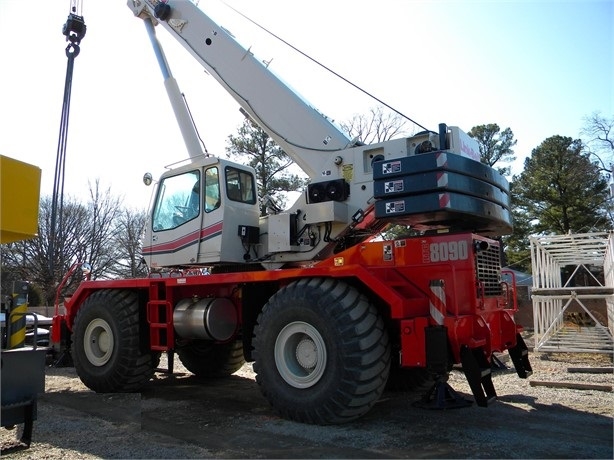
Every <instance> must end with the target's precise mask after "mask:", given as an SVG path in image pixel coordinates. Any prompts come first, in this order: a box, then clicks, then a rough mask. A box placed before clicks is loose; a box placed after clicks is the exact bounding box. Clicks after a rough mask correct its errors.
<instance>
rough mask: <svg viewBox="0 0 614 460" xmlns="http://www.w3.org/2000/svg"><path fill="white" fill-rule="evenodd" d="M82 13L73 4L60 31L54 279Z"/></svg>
mask: <svg viewBox="0 0 614 460" xmlns="http://www.w3.org/2000/svg"><path fill="white" fill-rule="evenodd" d="M80 12H81V2H77V0H72V2H71V8H70V13H69V15H68V19H67V20H66V23H65V24H64V27H63V28H62V34H63V35H64V36H65V37H66V41H67V42H68V45H67V46H66V57H67V58H68V63H67V66H66V79H65V81H64V98H63V101H62V115H61V118H60V133H59V136H58V148H57V153H56V159H55V176H54V179H53V196H52V200H51V228H50V235H49V274H50V276H51V277H52V278H54V271H55V260H56V257H55V251H56V247H55V243H56V241H62V214H63V207H64V172H65V168H66V145H67V140H68V118H69V114H70V96H71V91H72V76H73V69H74V65H75V58H76V57H77V56H78V55H79V52H80V51H81V49H80V47H79V45H80V44H81V40H82V39H83V37H84V36H85V32H86V30H87V28H86V26H85V22H84V20H83V16H80V15H78V14H77V13H80Z"/></svg>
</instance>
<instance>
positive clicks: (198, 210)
mask: <svg viewBox="0 0 614 460" xmlns="http://www.w3.org/2000/svg"><path fill="white" fill-rule="evenodd" d="M201 197H202V180H201V172H200V170H199V169H192V170H188V171H185V172H181V173H177V174H174V175H167V176H165V177H163V178H162V179H161V180H160V183H159V185H158V190H157V194H156V200H155V202H154V206H153V208H152V215H151V219H150V221H149V222H150V226H151V227H150V228H148V229H147V233H148V234H149V238H146V239H145V241H144V244H143V256H144V257H145V259H146V261H147V262H148V265H149V267H150V268H151V269H154V270H155V269H156V268H161V267H169V266H181V265H184V266H185V265H191V264H195V263H196V262H197V257H198V248H199V244H200V233H201V232H200V230H201V224H202V215H203V210H202V204H201V203H202V199H201Z"/></svg>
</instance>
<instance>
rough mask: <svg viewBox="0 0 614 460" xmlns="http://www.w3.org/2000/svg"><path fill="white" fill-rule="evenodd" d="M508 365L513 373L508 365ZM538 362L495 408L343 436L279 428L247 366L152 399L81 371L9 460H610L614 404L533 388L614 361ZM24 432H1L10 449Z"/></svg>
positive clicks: (64, 378)
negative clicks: (105, 390)
mask: <svg viewBox="0 0 614 460" xmlns="http://www.w3.org/2000/svg"><path fill="white" fill-rule="evenodd" d="M529 346H531V345H529ZM501 359H502V361H504V362H506V363H509V360H508V359H507V355H503V356H502V357H501ZM530 359H531V364H532V366H533V370H534V373H533V376H532V377H531V378H530V379H529V381H527V380H522V379H519V378H518V377H517V375H516V373H515V372H514V371H513V370H504V371H498V372H496V373H495V374H494V377H493V380H494V383H495V387H496V388H497V394H498V399H499V401H498V402H496V403H494V404H493V405H492V406H490V407H489V408H487V409H484V408H478V407H476V406H475V405H473V406H472V407H470V408H467V409H458V410H453V411H452V410H449V411H428V410H424V409H416V408H414V407H412V404H411V403H412V398H413V400H414V401H415V400H416V398H419V394H413V393H410V394H409V395H408V393H402V394H399V393H385V394H384V395H383V397H382V400H381V401H380V402H378V404H377V405H376V406H375V407H374V408H373V409H372V411H371V412H369V413H368V414H367V415H366V416H364V417H363V418H361V419H359V420H358V421H356V422H354V423H351V424H348V425H342V426H333V427H320V426H312V425H302V424H298V423H294V422H289V421H286V420H282V419H280V418H279V417H277V416H276V415H275V414H274V412H273V411H272V410H271V409H270V408H269V406H268V404H267V403H266V401H264V399H263V398H261V397H259V390H258V389H257V385H256V384H255V383H254V382H253V378H254V374H253V372H252V367H251V365H249V364H247V365H245V366H244V367H243V368H242V369H241V370H240V371H239V372H238V373H237V374H236V377H235V376H233V377H231V378H230V380H228V381H227V383H220V384H217V385H216V386H207V387H206V388H204V389H202V390H201V389H200V388H201V387H202V385H201V387H193V386H189V385H188V382H191V380H190V377H189V375H188V374H187V373H186V371H185V369H183V368H182V366H181V365H180V364H179V363H178V362H177V363H175V371H176V372H177V373H178V376H179V377H178V378H177V379H175V378H170V377H168V376H164V375H162V376H158V377H157V378H156V381H155V382H154V383H153V384H152V387H153V388H154V390H152V392H144V393H142V394H110V395H109V394H106V395H99V394H95V393H93V392H91V391H90V390H88V389H87V388H86V387H85V386H83V384H82V383H81V382H80V380H79V379H78V378H77V377H76V373H75V371H74V369H72V368H47V370H46V392H45V394H44V395H41V396H40V397H39V402H38V418H37V421H36V422H35V423H34V435H33V443H32V445H31V446H30V448H29V449H27V450H22V451H19V452H14V453H11V454H7V455H3V457H5V458H7V459H53V460H55V459H58V460H59V459H92V458H131V459H133V458H384V457H387V458H563V457H564V458H612V420H613V416H614V393H612V392H607V391H595V390H577V389H567V388H552V387H549V386H532V385H530V381H535V380H539V381H553V382H576V383H582V382H584V383H591V384H603V385H610V386H611V385H614V374H612V373H569V372H568V368H570V367H611V366H612V358H611V357H610V356H604V355H589V354H562V353H549V354H540V353H533V352H531V353H530ZM450 383H451V385H452V387H453V388H454V389H455V390H456V391H457V392H459V393H461V394H462V395H464V396H467V397H469V396H470V395H471V392H470V390H469V387H468V385H467V383H466V380H465V378H464V375H463V374H462V373H461V372H460V371H458V370H454V371H453V372H452V374H451V377H450ZM195 388H196V389H195ZM184 390H185V391H184ZM201 391H202V392H203V393H200V392H201ZM197 392H199V393H198V394H196V393H197ZM207 398H209V400H207ZM216 401H217V405H216ZM94 407H95V408H96V409H93V408H94ZM131 408H132V409H135V410H131ZM135 413H138V414H137V415H136V416H135V415H134V414H135ZM543 417H546V418H543ZM171 420H173V423H170V421H171ZM15 433H16V432H15V430H13V431H8V430H5V429H2V430H0V435H1V436H0V442H3V443H4V442H6V441H8V440H12V439H14V437H15ZM506 445H507V447H505V446H506Z"/></svg>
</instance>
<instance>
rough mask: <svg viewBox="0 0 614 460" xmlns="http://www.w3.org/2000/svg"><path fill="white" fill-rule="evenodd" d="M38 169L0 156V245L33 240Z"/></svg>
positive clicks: (37, 197) (35, 227)
mask: <svg viewBox="0 0 614 460" xmlns="http://www.w3.org/2000/svg"><path fill="white" fill-rule="evenodd" d="M40 182H41V170H40V168H38V167H36V166H33V165H31V164H28V163H24V162H23V161H19V160H15V159H14V158H9V157H5V156H2V155H0V244H5V243H11V242H13V241H19V240H27V239H30V238H34V237H35V236H36V232H37V229H38V201H39V197H40Z"/></svg>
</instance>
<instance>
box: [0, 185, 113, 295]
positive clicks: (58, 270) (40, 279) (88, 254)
mask: <svg viewBox="0 0 614 460" xmlns="http://www.w3.org/2000/svg"><path fill="white" fill-rule="evenodd" d="M63 203H64V204H63V209H62V215H61V219H59V221H61V222H62V227H61V228H60V231H59V232H57V234H56V235H57V236H56V237H55V240H54V241H53V244H51V238H52V236H51V235H52V234H53V232H52V231H51V214H52V207H53V206H52V201H51V197H45V198H43V199H41V202H40V208H39V219H38V237H37V238H33V239H31V240H25V241H19V242H16V243H12V244H7V245H2V246H1V247H0V250H1V256H2V268H3V273H7V272H8V273H12V274H15V275H16V276H18V278H19V279H23V280H26V281H29V282H31V283H33V284H35V285H37V286H38V287H39V289H40V291H41V293H42V294H41V296H42V298H43V300H44V302H45V304H46V305H52V304H53V303H54V301H55V297H56V292H57V288H58V286H59V284H60V282H61V281H62V278H63V277H64V275H65V274H66V273H67V272H68V271H69V269H70V267H71V265H72V264H73V263H75V262H87V263H89V264H91V265H92V271H91V276H92V278H94V279H95V278H108V277H109V272H110V269H111V267H112V266H113V265H114V264H115V261H116V260H117V259H120V258H121V253H120V252H119V248H118V247H117V246H116V245H115V243H114V240H115V234H116V231H117V229H116V226H115V219H116V218H117V216H118V214H119V212H120V200H119V199H118V198H114V197H113V196H111V194H110V190H109V189H107V190H106V191H105V192H102V193H101V192H100V189H99V184H98V182H96V184H95V185H94V186H92V185H91V184H90V200H89V202H88V203H87V204H82V203H80V202H78V201H77V200H76V199H75V198H72V197H65V198H64V200H63ZM50 261H53V263H50ZM81 280H82V276H81V272H80V271H79V272H78V276H73V277H72V278H71V279H69V280H67V283H66V286H65V289H64V292H72V291H73V290H74V289H76V286H77V285H78V283H79V282H80V281H81Z"/></svg>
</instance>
